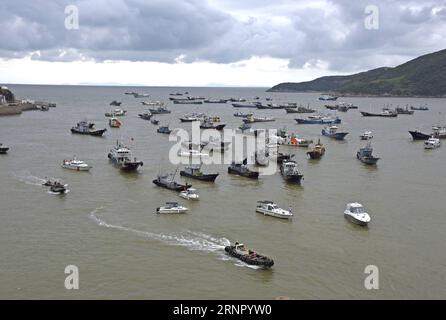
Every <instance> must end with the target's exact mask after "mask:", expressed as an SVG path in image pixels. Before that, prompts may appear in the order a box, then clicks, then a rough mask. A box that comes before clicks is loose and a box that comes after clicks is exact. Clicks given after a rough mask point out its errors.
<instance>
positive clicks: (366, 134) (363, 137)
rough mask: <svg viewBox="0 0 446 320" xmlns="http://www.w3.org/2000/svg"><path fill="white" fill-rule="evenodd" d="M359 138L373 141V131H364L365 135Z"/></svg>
mask: <svg viewBox="0 0 446 320" xmlns="http://www.w3.org/2000/svg"><path fill="white" fill-rule="evenodd" d="M359 138H360V139H361V140H370V139H373V133H372V131H364V133H363V134H361V135H360V136H359Z"/></svg>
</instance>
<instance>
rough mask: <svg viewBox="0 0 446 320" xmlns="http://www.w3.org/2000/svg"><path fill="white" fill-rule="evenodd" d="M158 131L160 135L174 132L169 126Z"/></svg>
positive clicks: (161, 127)
mask: <svg viewBox="0 0 446 320" xmlns="http://www.w3.org/2000/svg"><path fill="white" fill-rule="evenodd" d="M156 131H157V132H158V133H165V134H170V133H171V132H172V130H171V129H169V127H168V126H160V127H159V128H158V129H157V130H156Z"/></svg>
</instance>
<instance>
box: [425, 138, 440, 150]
mask: <svg viewBox="0 0 446 320" xmlns="http://www.w3.org/2000/svg"><path fill="white" fill-rule="evenodd" d="M440 146H441V142H440V139H438V138H434V137H431V138H429V139H427V140H426V141H424V149H436V148H439V147H440Z"/></svg>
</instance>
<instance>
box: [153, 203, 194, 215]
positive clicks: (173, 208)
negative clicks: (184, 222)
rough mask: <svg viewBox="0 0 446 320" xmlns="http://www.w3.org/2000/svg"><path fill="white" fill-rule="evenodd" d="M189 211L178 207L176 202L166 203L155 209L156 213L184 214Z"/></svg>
mask: <svg viewBox="0 0 446 320" xmlns="http://www.w3.org/2000/svg"><path fill="white" fill-rule="evenodd" d="M188 210H189V209H188V208H186V207H183V206H180V205H179V204H178V202H173V201H172V202H166V205H165V206H162V207H158V208H156V213H186V212H187V211H188Z"/></svg>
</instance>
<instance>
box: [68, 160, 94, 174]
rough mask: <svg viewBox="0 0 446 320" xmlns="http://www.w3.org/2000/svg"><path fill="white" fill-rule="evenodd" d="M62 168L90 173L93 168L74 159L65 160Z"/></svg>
mask: <svg viewBox="0 0 446 320" xmlns="http://www.w3.org/2000/svg"><path fill="white" fill-rule="evenodd" d="M62 168H65V169H70V170H75V171H89V170H90V169H91V166H90V165H88V164H87V163H86V162H84V161H82V160H78V159H76V158H74V159H72V160H64V161H63V162H62Z"/></svg>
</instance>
